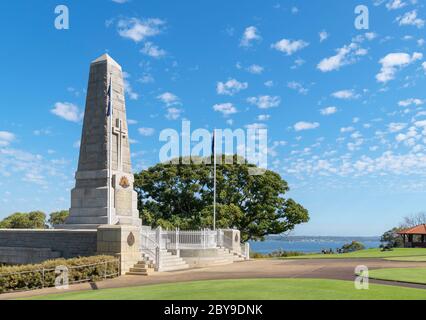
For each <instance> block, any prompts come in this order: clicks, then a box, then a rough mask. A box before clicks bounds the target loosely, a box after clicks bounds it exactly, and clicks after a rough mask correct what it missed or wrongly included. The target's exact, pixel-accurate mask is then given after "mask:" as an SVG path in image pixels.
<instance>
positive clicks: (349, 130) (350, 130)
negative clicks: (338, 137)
mask: <svg viewBox="0 0 426 320" xmlns="http://www.w3.org/2000/svg"><path fill="white" fill-rule="evenodd" d="M352 131H355V128H354V127H344V128H340V132H341V133H347V132H352Z"/></svg>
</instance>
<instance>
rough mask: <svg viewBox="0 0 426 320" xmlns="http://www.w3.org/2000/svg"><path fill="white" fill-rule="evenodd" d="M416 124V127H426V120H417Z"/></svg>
mask: <svg viewBox="0 0 426 320" xmlns="http://www.w3.org/2000/svg"><path fill="white" fill-rule="evenodd" d="M414 125H415V126H416V127H421V128H425V127H426V120H422V121H416V122H415V123H414Z"/></svg>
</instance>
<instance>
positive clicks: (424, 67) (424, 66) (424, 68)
mask: <svg viewBox="0 0 426 320" xmlns="http://www.w3.org/2000/svg"><path fill="white" fill-rule="evenodd" d="M422 67H423V70H424V71H425V72H426V61H425V62H423V63H422Z"/></svg>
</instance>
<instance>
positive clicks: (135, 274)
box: [126, 271, 149, 276]
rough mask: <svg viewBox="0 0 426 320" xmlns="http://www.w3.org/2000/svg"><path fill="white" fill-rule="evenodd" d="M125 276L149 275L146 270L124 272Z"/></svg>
mask: <svg viewBox="0 0 426 320" xmlns="http://www.w3.org/2000/svg"><path fill="white" fill-rule="evenodd" d="M126 275H127V276H149V273H148V272H131V271H129V272H126Z"/></svg>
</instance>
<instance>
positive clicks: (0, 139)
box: [0, 131, 16, 147]
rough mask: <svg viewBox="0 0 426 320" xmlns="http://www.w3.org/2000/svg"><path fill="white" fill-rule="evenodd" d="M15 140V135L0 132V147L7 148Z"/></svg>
mask: <svg viewBox="0 0 426 320" xmlns="http://www.w3.org/2000/svg"><path fill="white" fill-rule="evenodd" d="M15 138H16V137H15V135H14V134H13V133H11V132H8V131H0V147H7V146H8V145H9V144H10V143H11V142H12V141H14V140H15Z"/></svg>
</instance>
